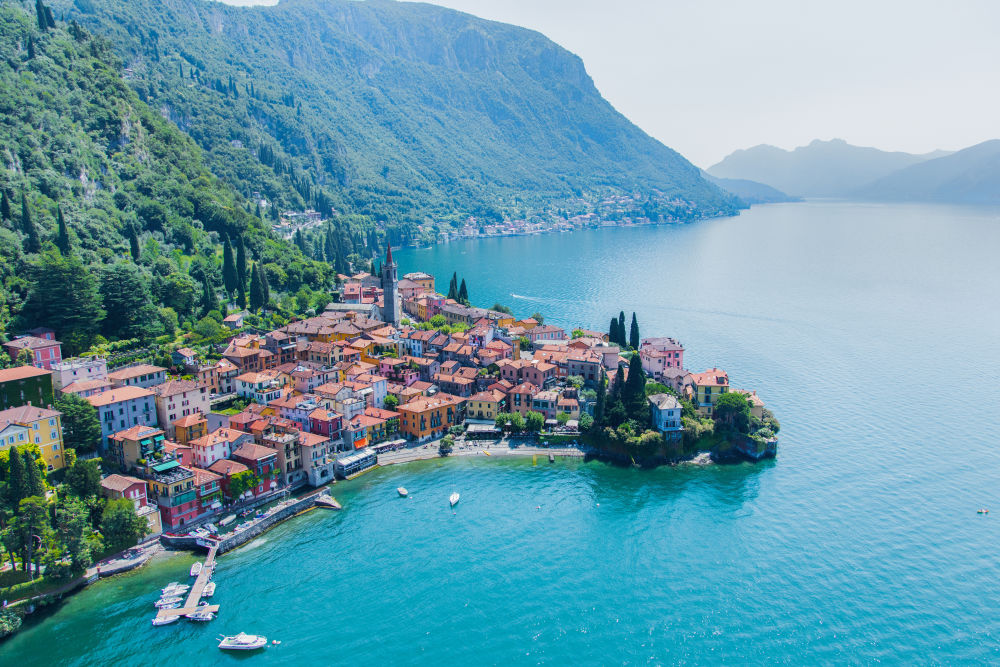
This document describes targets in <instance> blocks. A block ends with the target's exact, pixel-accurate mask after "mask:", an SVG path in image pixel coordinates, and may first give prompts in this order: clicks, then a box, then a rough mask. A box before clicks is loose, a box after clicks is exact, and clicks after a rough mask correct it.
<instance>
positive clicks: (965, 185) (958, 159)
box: [857, 139, 1000, 204]
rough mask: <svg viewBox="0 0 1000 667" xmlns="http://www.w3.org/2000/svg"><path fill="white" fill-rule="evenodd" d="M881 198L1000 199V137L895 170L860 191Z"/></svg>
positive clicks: (963, 201)
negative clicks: (999, 138)
mask: <svg viewBox="0 0 1000 667" xmlns="http://www.w3.org/2000/svg"><path fill="white" fill-rule="evenodd" d="M857 194H858V196H859V197H862V198H865V199H874V200H880V201H926V202H941V203H951V204H998V203H1000V140H998V139H994V140H992V141H984V142H983V143H981V144H976V145H975V146H970V147H969V148H965V149H963V150H960V151H956V152H954V153H952V154H951V155H946V156H944V157H939V158H936V159H934V160H927V161H926V162H921V163H920V164H916V165H913V166H912V167H907V168H905V169H900V170H899V171H895V172H893V173H892V174H889V175H888V176H886V177H884V178H881V179H879V180H877V181H875V182H874V183H871V184H869V185H867V186H865V187H864V188H861V189H860V190H859V191H858V193H857Z"/></svg>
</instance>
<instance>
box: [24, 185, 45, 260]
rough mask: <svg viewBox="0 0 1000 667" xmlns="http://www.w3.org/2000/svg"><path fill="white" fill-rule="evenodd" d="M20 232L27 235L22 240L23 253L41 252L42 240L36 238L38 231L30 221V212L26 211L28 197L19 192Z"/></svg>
mask: <svg viewBox="0 0 1000 667" xmlns="http://www.w3.org/2000/svg"><path fill="white" fill-rule="evenodd" d="M21 230H22V231H23V232H24V233H25V235H27V238H26V239H25V240H24V251H25V252H41V250H42V240H41V239H40V238H39V237H38V229H36V228H35V223H34V221H32V219H31V211H30V210H29V209H28V197H27V196H26V195H25V194H24V191H23V190H22V191H21Z"/></svg>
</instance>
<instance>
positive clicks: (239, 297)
mask: <svg viewBox="0 0 1000 667" xmlns="http://www.w3.org/2000/svg"><path fill="white" fill-rule="evenodd" d="M236 303H238V304H240V310H245V309H246V307H247V288H246V287H245V286H244V285H243V284H242V283H240V284H239V285H237V286H236Z"/></svg>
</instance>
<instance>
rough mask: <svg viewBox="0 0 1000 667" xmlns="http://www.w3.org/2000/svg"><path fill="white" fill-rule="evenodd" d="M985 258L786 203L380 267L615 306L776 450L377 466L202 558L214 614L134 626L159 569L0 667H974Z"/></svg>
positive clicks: (66, 607) (175, 573) (44, 629)
mask: <svg viewBox="0 0 1000 667" xmlns="http://www.w3.org/2000/svg"><path fill="white" fill-rule="evenodd" d="M998 250H1000V211H997V210H990V209H971V208H950V207H927V206H866V205H852V204H832V203H809V204H794V205H780V206H769V207H760V208H755V209H753V210H751V211H749V212H747V213H745V214H744V215H742V216H740V217H738V218H733V219H726V220H717V221H709V222H705V223H700V224H697V225H691V226H686V227H661V228H635V229H608V230H598V231H592V232H581V233H574V234H562V235H553V236H540V237H529V238H512V239H502V240H494V241H474V242H468V243H460V244H452V245H449V246H445V247H441V248H434V249H430V250H405V251H401V252H399V253H398V254H397V258H398V260H399V261H400V264H401V268H402V269H403V270H404V271H409V270H415V269H422V270H428V271H431V272H433V273H435V274H436V275H437V277H438V279H439V281H440V282H441V283H443V284H447V280H448V278H449V277H450V275H451V271H453V270H457V271H458V272H459V275H461V276H464V277H465V278H466V280H467V282H468V284H469V290H470V293H471V295H472V298H473V299H474V300H475V301H476V302H477V303H481V304H484V305H492V303H493V302H494V301H501V302H504V303H508V304H510V305H511V306H513V307H514V308H515V310H516V311H517V313H518V314H521V315H527V314H530V313H531V312H533V311H534V310H541V311H542V312H544V313H545V314H546V315H547V316H548V318H549V319H550V320H551V321H555V322H558V323H560V324H565V325H569V324H572V323H579V324H582V325H585V326H591V327H594V328H599V329H604V328H606V327H607V320H608V319H609V318H610V316H611V313H612V312H614V313H617V312H618V310H620V309H624V310H626V312H628V313H631V311H632V310H633V309H635V310H637V311H638V313H639V321H640V325H641V327H642V329H643V332H644V334H648V335H653V334H655V335H672V336H675V337H678V338H680V339H681V340H682V341H683V342H684V343H685V345H686V346H687V360H688V365H689V366H690V367H692V368H698V369H702V368H704V367H707V366H711V365H715V364H717V365H719V366H721V367H724V368H726V369H727V370H728V371H729V373H730V377H731V378H732V380H733V382H734V384H736V385H737V386H745V387H753V388H756V389H757V390H758V391H759V392H760V393H761V394H762V396H763V397H764V399H765V400H766V401H767V402H768V404H769V406H770V407H771V408H772V409H773V410H775V412H776V413H777V414H778V416H779V418H780V419H781V422H782V432H781V446H780V450H779V457H778V459H777V460H776V461H773V462H769V463H765V464H762V465H737V466H708V467H695V466H681V467H677V468H664V469H658V470H654V471H635V470H631V469H619V468H614V467H609V466H605V465H603V464H600V463H582V462H572V461H559V462H557V463H555V464H551V465H550V464H549V463H547V462H543V461H539V463H538V465H537V466H533V465H532V462H531V460H530V459H527V460H496V459H492V458H491V459H486V458H482V459H451V460H447V461H443V462H437V461H432V462H423V463H417V464H411V465H407V466H397V467H393V468H387V469H383V470H379V471H376V472H374V473H371V474H369V475H366V476H365V477H363V478H361V479H359V480H355V481H354V482H350V483H344V484H339V485H337V487H336V488H335V490H334V493H335V495H337V497H338V498H339V499H340V500H341V501H342V502H343V503H344V505H345V509H344V511H342V512H340V513H333V512H326V513H321V512H320V511H314V512H310V513H309V514H306V515H304V516H302V517H299V518H296V519H294V520H292V521H289V522H287V523H285V524H282V525H281V526H279V527H278V528H276V529H274V530H273V531H271V532H269V533H267V534H266V535H265V536H263V538H261V539H259V540H257V541H255V542H253V543H251V544H250V545H249V546H248V547H246V548H243V549H241V550H239V551H236V552H234V553H232V554H227V555H226V556H224V557H223V558H222V559H221V561H220V565H219V569H218V572H217V576H216V581H217V582H218V585H219V590H218V592H217V594H216V598H215V601H218V602H219V603H220V604H221V605H222V611H221V613H220V615H219V618H218V619H217V620H216V621H214V622H213V623H211V624H208V625H207V626H203V625H194V624H191V623H188V624H178V625H176V626H167V627H163V628H152V627H150V626H149V618H150V617H151V616H152V614H153V608H152V602H153V599H154V598H155V590H156V589H158V588H159V587H160V586H162V585H163V584H165V583H166V582H168V581H171V580H173V579H184V578H185V573H186V570H187V568H188V566H189V564H190V562H191V561H192V558H191V557H189V556H179V557H175V558H168V559H165V560H163V561H161V562H159V563H157V564H154V565H153V566H151V567H149V568H146V569H144V570H142V571H140V572H137V573H134V574H132V575H128V576H125V577H120V578H115V579H112V580H109V581H105V582H102V583H100V584H98V585H95V586H93V587H91V588H89V589H87V590H86V591H84V592H82V593H81V594H79V595H77V596H75V597H73V598H71V599H70V600H68V601H67V602H66V603H65V604H63V605H62V606H60V607H59V608H58V609H57V610H55V611H54V612H53V613H51V614H49V615H47V616H46V617H45V619H44V620H42V621H41V622H37V623H33V624H32V625H31V627H29V628H27V629H26V630H25V631H23V632H22V633H21V634H19V635H18V636H16V637H15V638H13V639H12V640H10V641H8V642H6V643H4V644H0V663H4V664H16V665H19V667H28V666H29V665H53V664H79V665H92V664H94V665H97V664H100V665H105V664H109V665H110V664H115V665H117V664H135V663H138V662H140V661H141V662H143V663H147V664H149V663H151V664H189V665H201V664H214V663H215V662H219V661H222V662H230V661H235V660H241V659H247V656H231V655H220V652H219V651H218V650H216V649H215V648H214V643H213V641H212V640H213V638H214V637H215V636H216V635H217V634H219V633H221V632H226V633H232V632H238V631H241V630H243V631H247V632H259V633H264V634H267V635H268V636H269V637H273V638H276V639H280V640H281V641H282V644H281V645H280V646H276V647H271V648H269V649H267V651H266V653H264V654H261V655H258V656H255V657H253V658H250V659H252V660H253V661H254V662H259V663H262V664H312V663H316V664H336V665H341V664H343V665H347V664H363V665H375V664H386V663H403V664H435V665H437V664H445V665H465V664H482V663H489V664H496V663H508V664H525V665H527V664H564V663H569V662H577V663H583V664H605V663H626V662H627V663H630V664H635V663H643V664H648V663H653V664H657V663H675V662H687V663H730V664H732V663H736V664H740V663H746V662H754V663H759V662H769V663H771V662H776V663H793V664H801V663H831V662H837V663H840V662H863V663H871V662H876V661H879V662H887V663H893V664H899V663H914V662H915V663H973V662H975V663H982V662H995V661H996V660H997V659H998V657H997V653H998V647H1000V640H998V637H1000V615H998V613H997V611H998V609H997V607H998V605H1000V603H998V600H1000V578H998V576H997V575H998V567H997V555H996V545H997V538H998V529H997V521H1000V502H998V496H1000V488H998V486H997V472H998V469H1000V468H998V463H1000V453H998V447H997V436H996V433H995V431H996V429H995V427H996V424H997V416H996V415H997V409H998V407H1000V390H998V388H997V384H996V383H997V378H998V376H1000V345H998V343H997V336H998V333H1000V313H998V310H997V301H998V298H997V297H998V295H1000V270H998V268H997V266H998V261H997V257H996V254H997V251H998ZM394 254H396V253H394ZM514 295H517V296H514ZM400 484H402V485H404V486H406V487H407V488H408V489H409V490H410V491H411V493H412V496H411V498H409V499H406V500H403V499H400V498H398V497H397V496H396V493H395V488H396V487H397V486H399V485H400ZM453 490H459V491H460V492H461V493H462V500H461V502H460V504H459V506H458V507H457V511H456V512H455V513H452V512H451V511H450V510H449V509H448V507H447V497H448V495H449V494H450V493H451V492H452V491H453ZM979 507H992V508H993V509H994V515H995V516H979V515H977V514H976V509H977V508H979Z"/></svg>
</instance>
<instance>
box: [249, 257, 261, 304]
mask: <svg viewBox="0 0 1000 667" xmlns="http://www.w3.org/2000/svg"><path fill="white" fill-rule="evenodd" d="M263 307H264V283H263V281H261V279H260V271H259V270H258V269H257V264H256V263H255V264H254V265H253V268H252V269H251V273H250V310H252V311H253V312H257V311H258V310H260V309H261V308H263Z"/></svg>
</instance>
